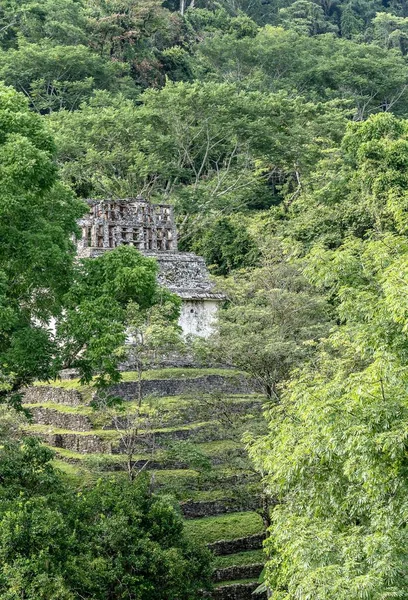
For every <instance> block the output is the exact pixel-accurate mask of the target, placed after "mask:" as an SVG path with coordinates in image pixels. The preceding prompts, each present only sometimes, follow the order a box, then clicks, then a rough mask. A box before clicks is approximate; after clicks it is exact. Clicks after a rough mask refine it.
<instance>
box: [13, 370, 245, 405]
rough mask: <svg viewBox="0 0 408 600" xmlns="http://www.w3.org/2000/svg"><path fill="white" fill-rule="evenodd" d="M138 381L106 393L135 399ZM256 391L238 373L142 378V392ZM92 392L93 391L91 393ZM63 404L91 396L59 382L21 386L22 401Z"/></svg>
mask: <svg viewBox="0 0 408 600" xmlns="http://www.w3.org/2000/svg"><path fill="white" fill-rule="evenodd" d="M138 391H139V384H138V382H137V381H122V382H120V383H117V384H115V385H113V386H111V387H110V388H109V389H108V390H107V393H109V394H111V395H113V396H118V397H120V398H123V399H124V400H135V399H136V398H137V397H138ZM254 391H255V388H254V384H253V382H251V381H250V380H248V379H247V378H245V377H244V376H242V375H241V376H240V375H234V376H231V375H229V376H228V375H203V376H202V377H183V378H172V379H151V380H143V381H142V393H143V396H145V397H147V396H157V397H159V398H163V397H166V396H181V395H183V394H193V393H204V394H210V393H214V392H216V393H223V394H251V393H253V392H254ZM93 396H95V393H94V394H93ZM47 402H48V403H54V404H65V405H66V406H78V405H80V404H83V405H84V404H85V405H87V404H89V402H90V399H89V398H84V396H83V394H82V393H81V392H80V391H79V390H72V389H65V388H64V387H58V386H47V385H38V386H31V387H28V388H27V389H25V390H24V403H27V404H41V403H47Z"/></svg>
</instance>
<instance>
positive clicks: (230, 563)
mask: <svg viewBox="0 0 408 600" xmlns="http://www.w3.org/2000/svg"><path fill="white" fill-rule="evenodd" d="M265 561H266V556H265V553H264V551H263V550H261V549H259V550H248V551H247V552H237V554H226V555H225V556H216V557H215V558H214V568H215V569H226V568H227V567H240V566H243V565H255V564H258V563H262V564H263V563H265Z"/></svg>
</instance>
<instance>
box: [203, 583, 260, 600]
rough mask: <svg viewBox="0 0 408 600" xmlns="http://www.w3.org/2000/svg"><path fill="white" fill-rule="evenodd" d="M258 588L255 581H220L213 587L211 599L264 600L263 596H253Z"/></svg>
mask: <svg viewBox="0 0 408 600" xmlns="http://www.w3.org/2000/svg"><path fill="white" fill-rule="evenodd" d="M258 586H259V583H258V580H257V579H244V580H238V581H222V582H220V583H217V584H216V585H215V588H214V590H213V592H212V593H211V598H212V599H213V600H254V599H255V598H257V599H259V600H264V599H265V598H266V593H265V594H259V595H258V594H257V595H256V596H254V595H253V593H254V591H255V590H256V588H257V587H258Z"/></svg>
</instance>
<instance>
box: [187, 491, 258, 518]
mask: <svg viewBox="0 0 408 600" xmlns="http://www.w3.org/2000/svg"><path fill="white" fill-rule="evenodd" d="M180 506H181V511H182V513H183V515H184V517H185V518H186V519H199V518H204V517H208V516H214V515H222V514H227V513H234V512H242V511H247V510H256V509H257V508H258V507H259V506H260V500H259V496H254V495H244V494H242V495H241V496H238V497H230V498H215V499H208V500H185V501H182V502H181V503H180Z"/></svg>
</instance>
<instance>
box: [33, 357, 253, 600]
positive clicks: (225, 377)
mask: <svg viewBox="0 0 408 600" xmlns="http://www.w3.org/2000/svg"><path fill="white" fill-rule="evenodd" d="M169 371H173V372H171V373H170V375H171V377H168V376H167V377H163V376H161V373H160V372H159V371H158V372H154V373H150V374H149V379H146V380H144V381H142V388H143V394H144V396H146V397H148V398H149V399H150V401H151V402H153V403H156V404H157V406H159V408H160V419H161V421H160V423H159V426H158V427H155V429H154V430H153V434H154V438H155V448H156V451H155V455H154V456H153V457H152V456H149V457H147V456H146V455H145V452H146V450H145V447H144V440H143V434H141V436H140V440H138V442H139V441H140V455H139V450H138V456H135V460H134V465H135V467H136V468H141V467H143V466H144V465H145V463H146V460H149V463H148V465H147V468H148V470H149V471H150V472H151V474H152V478H153V479H152V480H154V482H155V485H156V487H157V488H159V489H163V490H165V491H168V492H170V493H172V494H174V495H175V496H176V497H177V498H178V499H179V502H180V507H181V511H182V513H183V515H184V517H185V519H186V528H187V529H190V532H191V535H193V536H196V537H197V540H200V541H202V542H206V543H207V544H208V547H209V548H210V549H211V550H212V552H213V553H214V555H215V570H214V591H213V592H212V595H211V597H212V598H214V599H216V600H249V599H252V600H253V599H254V598H257V597H259V598H262V597H263V596H262V595H259V596H258V595H257V596H254V595H253V591H254V590H255V589H256V588H257V587H258V585H259V584H258V578H259V575H260V573H261V571H262V568H263V562H262V561H263V555H262V550H261V548H262V542H263V538H264V533H263V531H262V529H263V526H262V520H261V518H260V516H259V515H258V514H257V512H256V511H257V509H258V507H259V481H258V477H257V475H256V474H255V473H254V472H253V470H252V468H251V465H250V461H249V459H248V457H247V455H246V452H245V449H244V448H243V446H242V444H241V443H240V442H239V441H236V440H233V439H230V438H229V432H228V427H225V424H224V425H223V424H222V415H223V414H224V413H225V410H226V409H225V406H227V409H228V414H229V415H230V418H231V419H233V420H236V421H237V422H239V423H240V422H241V421H242V426H243V427H245V428H247V429H248V430H255V431H257V430H259V429H260V428H262V427H263V419H262V398H261V397H260V396H259V394H257V393H256V391H254V390H253V388H252V386H251V385H250V382H248V380H247V379H246V378H245V377H243V376H242V375H239V374H238V375H237V374H233V375H230V374H229V373H228V372H222V373H220V372H212V370H201V372H199V373H198V372H197V369H193V370H190V369H173V370H169V369H166V373H165V374H167V375H168V374H169ZM190 371H193V372H194V376H191V375H190ZM218 371H219V370H218ZM125 376H126V377H127V378H128V379H131V374H129V373H128V374H125ZM110 392H111V393H112V394H113V395H115V396H118V397H120V398H122V399H123V400H125V401H126V402H129V403H130V404H129V406H132V404H131V403H132V402H134V401H135V397H136V395H137V382H136V381H131V380H128V381H123V382H121V383H119V384H117V385H115V386H112V388H111V390H110ZM93 400H95V397H94V395H93V394H92V391H91V390H90V389H89V388H85V387H83V386H80V385H79V382H76V381H75V380H69V381H62V382H60V383H59V384H52V385H38V386H33V387H32V388H29V389H28V390H27V392H26V394H25V398H24V405H25V406H26V408H28V409H29V410H30V411H31V414H32V417H33V422H32V424H31V425H30V426H28V427H27V434H29V435H35V436H38V437H40V438H41V439H42V440H43V441H44V442H45V443H47V444H48V445H50V446H52V447H54V449H55V450H56V453H57V456H56V464H57V465H58V466H59V467H60V468H61V469H62V470H66V471H67V472H69V473H70V474H73V475H75V476H78V477H80V476H81V474H82V475H83V474H84V473H85V472H86V471H87V464H90V463H89V461H94V462H95V461H99V462H100V465H101V466H100V468H101V469H102V470H112V471H117V472H120V471H121V470H123V464H124V462H123V458H124V457H123V452H124V445H125V446H126V439H125V441H124V440H123V439H121V437H120V435H118V432H117V430H116V429H115V428H113V423H112V422H109V421H108V422H104V423H101V419H100V415H98V413H97V412H96V411H95V410H94V409H93V408H92V406H91V402H92V401H93ZM223 402H226V405H224V404H222V403H223ZM117 423H118V421H116V425H117ZM145 435H146V434H145ZM180 443H181V444H186V443H187V444H189V448H190V450H191V448H193V449H194V452H198V453H199V454H200V456H203V457H204V458H205V459H206V460H207V461H208V464H209V465H210V467H208V468H207V471H205V472H203V473H202V472H200V470H199V469H198V470H197V468H195V467H194V466H192V465H190V464H189V461H188V460H184V459H183V457H176V458H174V456H173V457H171V456H170V455H169V453H168V448H169V447H171V446H172V445H174V444H180ZM88 469H89V467H88ZM208 469H209V470H208ZM89 470H90V469H89Z"/></svg>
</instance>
